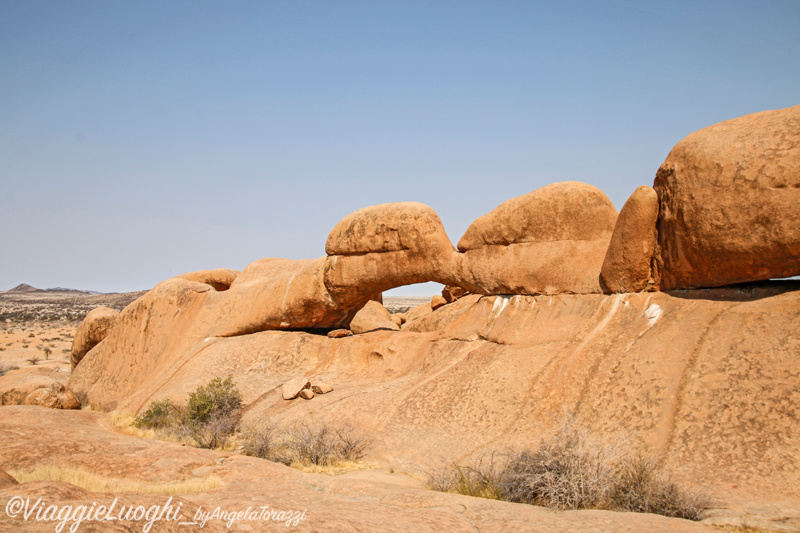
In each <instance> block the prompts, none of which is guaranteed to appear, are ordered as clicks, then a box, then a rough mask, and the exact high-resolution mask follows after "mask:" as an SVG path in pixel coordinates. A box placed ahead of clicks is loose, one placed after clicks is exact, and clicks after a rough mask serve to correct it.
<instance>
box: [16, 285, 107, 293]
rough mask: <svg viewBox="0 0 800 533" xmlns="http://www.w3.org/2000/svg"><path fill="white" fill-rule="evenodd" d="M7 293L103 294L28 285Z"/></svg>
mask: <svg viewBox="0 0 800 533" xmlns="http://www.w3.org/2000/svg"><path fill="white" fill-rule="evenodd" d="M6 292H15V293H33V292H35V293H40V294H41V293H47V292H73V293H78V294H103V293H102V292H97V291H83V290H80V289H67V288H65V287H53V288H51V289H37V288H36V287H33V286H31V285H28V284H27V283H20V284H19V285H17V286H16V287H14V288H13V289H10V290H8V291H6Z"/></svg>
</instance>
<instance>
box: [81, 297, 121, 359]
mask: <svg viewBox="0 0 800 533" xmlns="http://www.w3.org/2000/svg"><path fill="white" fill-rule="evenodd" d="M118 315H119V311H115V310H114V309H111V308H110V307H97V308H95V309H92V310H91V311H89V313H88V314H87V315H86V318H84V319H83V322H81V324H80V326H78V330H77V331H76V332H75V338H74V339H73V341H72V350H71V351H70V356H69V360H70V363H71V365H72V369H73V370H74V369H75V367H76V366H77V365H78V363H80V362H81V359H83V356H84V355H86V354H87V353H89V350H91V349H92V348H94V347H95V346H97V345H98V344H99V343H100V341H102V340H103V339H105V338H106V336H107V335H108V333H109V332H110V331H111V328H112V327H113V326H114V323H115V322H116V320H117V316H118Z"/></svg>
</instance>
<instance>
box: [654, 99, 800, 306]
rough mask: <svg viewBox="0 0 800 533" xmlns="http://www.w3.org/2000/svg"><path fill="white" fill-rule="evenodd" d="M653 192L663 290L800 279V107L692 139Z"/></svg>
mask: <svg viewBox="0 0 800 533" xmlns="http://www.w3.org/2000/svg"><path fill="white" fill-rule="evenodd" d="M654 188H655V190H656V192H657V193H658V197H659V218H658V240H659V246H660V257H659V262H658V265H659V270H660V276H661V289H662V290H670V289H685V288H697V287H714V286H721V285H729V284H734V283H741V282H748V281H758V280H765V279H770V278H781V277H790V276H795V275H798V274H800V209H798V208H799V207H800V106H795V107H790V108H787V109H780V110H777V111H764V112H761V113H755V114H752V115H746V116H743V117H739V118H736V119H733V120H728V121H726V122H721V123H719V124H715V125H713V126H709V127H707V128H704V129H702V130H700V131H697V132H695V133H692V134H691V135H689V136H687V137H686V138H685V139H683V140H682V141H680V142H679V143H678V144H677V145H675V147H674V148H673V149H672V151H671V152H670V153H669V155H668V156H667V159H666V161H664V164H663V165H661V168H659V169H658V173H657V174H656V179H655V185H654Z"/></svg>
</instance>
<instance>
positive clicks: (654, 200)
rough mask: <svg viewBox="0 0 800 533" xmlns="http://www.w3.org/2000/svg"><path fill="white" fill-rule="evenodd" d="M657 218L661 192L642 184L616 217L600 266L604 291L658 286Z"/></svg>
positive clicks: (636, 290)
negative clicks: (655, 262) (655, 272)
mask: <svg viewBox="0 0 800 533" xmlns="http://www.w3.org/2000/svg"><path fill="white" fill-rule="evenodd" d="M657 219H658V195H657V194H656V192H655V191H654V190H653V189H652V188H650V187H648V186H646V185H642V186H641V187H639V188H638V189H636V190H635V191H634V192H633V194H632V195H631V197H630V198H628V200H627V201H626V202H625V205H624V206H622V210H621V211H620V212H619V217H617V223H616V225H615V226H614V233H613V234H612V236H611V242H610V243H609V245H608V250H607V251H606V257H605V260H604V261H603V267H602V269H601V270H600V275H601V278H602V283H603V290H604V291H605V292H608V293H617V292H639V291H643V290H646V289H650V288H654V287H655V286H656V281H655V280H654V279H653V268H652V262H653V254H654V253H655V247H656V220H657Z"/></svg>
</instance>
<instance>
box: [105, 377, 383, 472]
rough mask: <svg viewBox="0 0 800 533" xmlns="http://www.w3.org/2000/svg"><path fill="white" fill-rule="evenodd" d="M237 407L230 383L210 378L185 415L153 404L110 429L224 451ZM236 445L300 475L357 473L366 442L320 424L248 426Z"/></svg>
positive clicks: (168, 406) (192, 397)
mask: <svg viewBox="0 0 800 533" xmlns="http://www.w3.org/2000/svg"><path fill="white" fill-rule="evenodd" d="M241 404H242V398H241V394H240V393H239V390H238V389H237V388H236V385H235V384H234V383H233V381H232V380H231V378H230V377H228V378H226V379H225V380H222V379H220V378H216V379H213V380H211V382H209V383H208V384H206V385H201V386H200V387H198V388H197V389H196V390H195V391H194V392H192V393H191V394H190V395H189V397H188V401H187V405H186V408H185V409H182V408H181V407H179V406H177V405H175V404H174V403H172V402H171V401H169V400H166V399H163V400H158V401H155V402H153V403H151V404H150V406H149V407H148V408H147V410H146V411H145V412H144V413H142V414H141V415H140V416H138V417H136V418H135V419H133V420H132V421H126V422H125V423H115V425H117V426H118V427H121V426H124V425H125V424H130V425H132V426H133V427H135V428H137V430H138V431H139V432H140V435H141V433H143V432H145V431H152V436H155V435H158V436H160V437H166V438H168V439H170V440H173V439H179V440H183V441H184V442H187V443H189V444H192V445H195V446H198V447H201V448H224V447H225V446H226V445H227V444H228V442H229V439H230V437H232V436H233V435H234V433H235V432H236V430H237V429H238V426H239V421H240V418H241ZM116 418H117V419H119V415H117V417H116ZM142 436H147V435H142ZM236 442H237V443H238V444H240V446H241V451H242V453H244V454H245V455H250V456H253V457H259V458H262V459H268V460H270V461H275V462H280V463H283V464H286V465H291V466H294V467H297V468H302V469H309V468H317V467H319V468H328V467H332V468H340V469H351V468H357V467H359V465H360V464H361V463H360V461H361V459H363V458H364V454H365V451H366V449H367V447H368V446H369V439H368V438H367V437H366V436H365V435H364V434H362V433H360V432H358V431H356V430H355V429H354V428H352V427H350V426H348V425H344V424H335V425H334V424H326V423H321V422H317V423H314V422H299V423H297V424H294V425H292V426H288V427H281V426H278V425H276V424H272V423H267V422H262V423H256V424H251V425H248V426H246V427H244V428H242V429H241V431H240V432H239V434H238V435H237V438H236Z"/></svg>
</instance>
